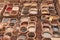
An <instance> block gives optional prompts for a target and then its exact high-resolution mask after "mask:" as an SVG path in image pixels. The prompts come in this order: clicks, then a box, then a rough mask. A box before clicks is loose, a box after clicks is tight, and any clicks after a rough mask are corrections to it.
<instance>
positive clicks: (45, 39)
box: [43, 38, 51, 40]
mask: <svg viewBox="0 0 60 40" xmlns="http://www.w3.org/2000/svg"><path fill="white" fill-rule="evenodd" d="M43 40H51V38H43Z"/></svg>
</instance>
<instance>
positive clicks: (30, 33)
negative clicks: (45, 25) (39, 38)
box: [27, 32, 36, 38]
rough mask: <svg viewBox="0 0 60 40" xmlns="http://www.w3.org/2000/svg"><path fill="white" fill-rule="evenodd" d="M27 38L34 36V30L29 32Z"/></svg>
mask: <svg viewBox="0 0 60 40" xmlns="http://www.w3.org/2000/svg"><path fill="white" fill-rule="evenodd" d="M27 35H28V37H29V38H35V36H36V34H35V33H34V32H29V33H28V34H27Z"/></svg>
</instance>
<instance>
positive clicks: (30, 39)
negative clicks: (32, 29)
mask: <svg viewBox="0 0 60 40" xmlns="http://www.w3.org/2000/svg"><path fill="white" fill-rule="evenodd" d="M27 40H35V39H32V38H28V39H27Z"/></svg>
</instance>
